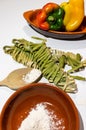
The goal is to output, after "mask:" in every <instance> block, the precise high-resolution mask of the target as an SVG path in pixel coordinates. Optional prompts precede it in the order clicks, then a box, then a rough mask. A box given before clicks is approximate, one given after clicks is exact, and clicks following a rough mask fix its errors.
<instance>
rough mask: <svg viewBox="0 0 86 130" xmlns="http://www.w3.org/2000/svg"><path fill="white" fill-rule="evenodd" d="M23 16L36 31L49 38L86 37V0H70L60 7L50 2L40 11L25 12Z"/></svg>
mask: <svg viewBox="0 0 86 130" xmlns="http://www.w3.org/2000/svg"><path fill="white" fill-rule="evenodd" d="M74 6H75V8H74ZM23 16H24V18H25V20H26V21H27V22H28V23H29V25H30V26H31V27H32V28H33V29H34V30H36V31H37V32H39V33H41V34H43V35H44V36H47V37H52V38H59V39H76V38H80V37H82V36H84V35H86V16H85V13H84V0H79V1H78V3H77V0H69V2H63V3H61V4H60V5H59V4H57V3H53V2H49V3H47V4H45V5H44V6H43V7H42V8H40V9H35V10H29V11H26V12H24V13H23Z"/></svg>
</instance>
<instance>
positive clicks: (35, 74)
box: [23, 68, 41, 83]
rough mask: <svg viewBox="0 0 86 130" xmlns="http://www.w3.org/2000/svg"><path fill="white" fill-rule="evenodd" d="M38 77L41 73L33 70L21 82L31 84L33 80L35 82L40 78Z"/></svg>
mask: <svg viewBox="0 0 86 130" xmlns="http://www.w3.org/2000/svg"><path fill="white" fill-rule="evenodd" d="M40 75H41V71H40V70H38V69H35V68H34V69H32V70H31V71H30V72H29V73H27V74H26V75H24V76H23V80H24V81H25V82H26V83H32V82H34V81H35V80H37V79H38V78H39V77H40Z"/></svg>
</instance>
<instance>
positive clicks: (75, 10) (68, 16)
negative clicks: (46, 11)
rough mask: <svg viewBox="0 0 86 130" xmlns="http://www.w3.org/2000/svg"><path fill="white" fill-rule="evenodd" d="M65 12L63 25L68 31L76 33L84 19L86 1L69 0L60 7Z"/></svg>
mask: <svg viewBox="0 0 86 130" xmlns="http://www.w3.org/2000/svg"><path fill="white" fill-rule="evenodd" d="M60 6H61V7H62V8H63V9H64V11H65V16H64V19H63V24H64V26H65V29H66V31H75V30H76V29H77V28H78V27H79V26H80V25H81V23H82V21H83V19H84V16H85V14H84V0H69V2H63V3H62V4H61V5H60Z"/></svg>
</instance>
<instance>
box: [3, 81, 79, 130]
mask: <svg viewBox="0 0 86 130" xmlns="http://www.w3.org/2000/svg"><path fill="white" fill-rule="evenodd" d="M38 86H39V87H40V86H41V87H48V88H50V89H52V90H55V91H57V92H58V93H60V94H62V95H63V96H64V97H65V98H66V99H67V100H68V101H69V102H70V105H71V106H72V109H73V111H74V114H75V117H76V130H79V128H80V118H79V112H78V109H77V107H76V105H75V103H74V102H73V100H72V99H71V97H70V96H69V95H68V94H67V93H65V92H64V91H63V90H61V89H60V88H58V87H57V86H55V85H52V84H49V83H32V84H29V85H25V86H23V87H21V88H20V89H18V90H17V91H15V92H14V93H13V94H12V95H11V96H10V97H9V98H8V99H7V101H6V103H5V104H4V106H3V108H2V111H1V114H0V128H2V121H3V117H4V113H5V110H6V109H7V108H8V106H9V104H10V103H11V102H12V101H13V100H14V99H15V98H16V96H18V95H20V94H21V93H22V92H24V91H26V90H28V89H29V88H32V87H38Z"/></svg>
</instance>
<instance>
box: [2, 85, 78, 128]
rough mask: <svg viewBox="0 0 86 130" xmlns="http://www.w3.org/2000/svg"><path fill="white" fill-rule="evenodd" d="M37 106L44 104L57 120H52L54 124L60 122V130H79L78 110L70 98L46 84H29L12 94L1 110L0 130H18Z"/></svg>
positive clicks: (56, 88)
mask: <svg viewBox="0 0 86 130" xmlns="http://www.w3.org/2000/svg"><path fill="white" fill-rule="evenodd" d="M38 104H45V105H46V109H47V111H48V112H50V111H52V112H53V113H54V114H55V117H57V118H58V119H57V118H56V119H55V120H54V119H53V121H54V122H55V123H56V122H58V121H59V120H62V122H61V123H60V124H59V125H60V128H61V129H60V130H62V127H64V128H65V129H64V130H79V128H80V125H79V124H80V123H79V114H78V110H77V108H76V106H75V104H74V102H73V101H72V99H71V98H70V96H69V95H68V94H66V93H65V92H64V91H62V90H61V89H59V88H58V87H56V86H53V85H50V84H46V83H34V84H29V85H27V86H24V87H22V88H20V89H19V90H17V91H16V92H14V94H12V96H11V97H10V98H9V99H8V100H7V102H6V103H5V105H4V107H3V109H2V112H1V117H0V118H1V119H0V130H18V128H19V127H20V125H21V123H22V121H23V120H24V119H25V118H26V117H27V116H28V115H29V112H30V111H31V109H33V108H35V107H36V105H38ZM38 116H40V115H38ZM59 125H58V127H59ZM58 127H57V129H58ZM34 130H35V129H34ZM53 130H54V129H53ZM55 130H56V129H55Z"/></svg>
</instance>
